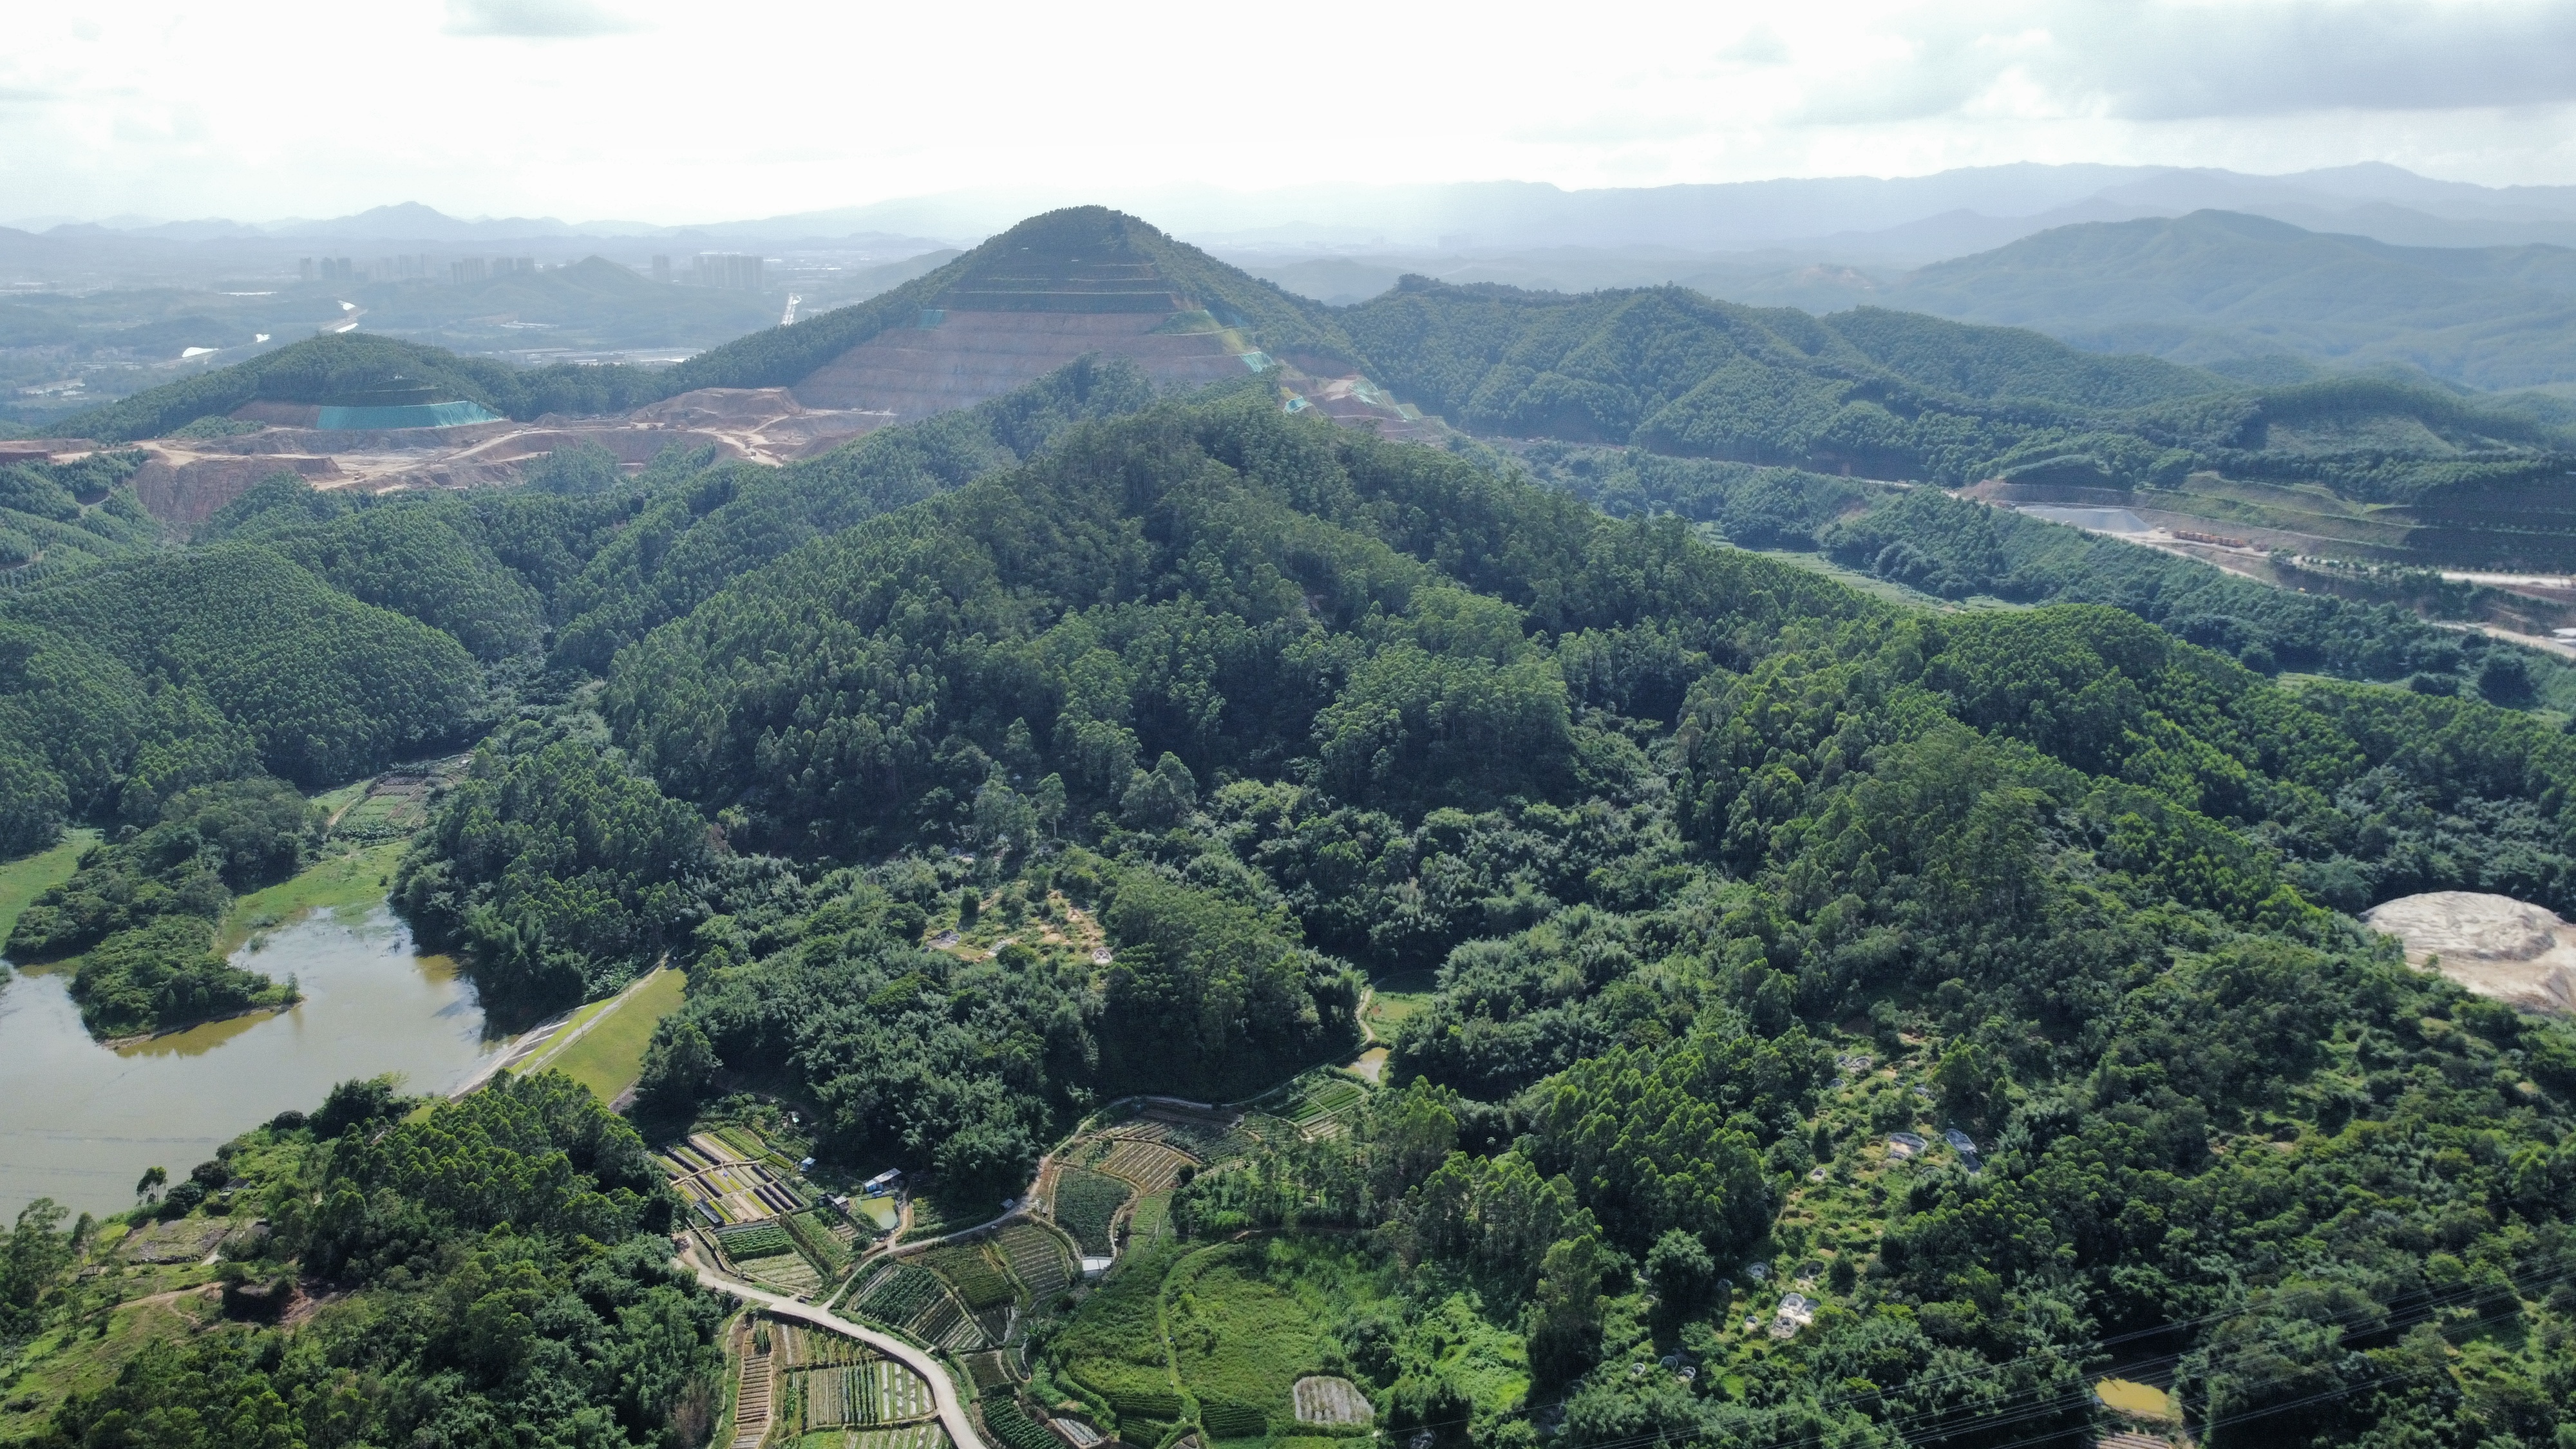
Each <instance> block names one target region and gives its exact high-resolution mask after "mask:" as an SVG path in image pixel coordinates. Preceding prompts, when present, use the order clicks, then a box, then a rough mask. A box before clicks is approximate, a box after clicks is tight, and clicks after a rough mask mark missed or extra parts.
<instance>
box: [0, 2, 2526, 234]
mask: <svg viewBox="0 0 2576 1449" xmlns="http://www.w3.org/2000/svg"><path fill="white" fill-rule="evenodd" d="M72 8H73V7H52V8H50V9H45V10H36V9H32V8H31V10H30V13H29V14H28V16H27V17H26V18H24V19H23V20H21V19H13V21H12V29H11V45H10V46H9V47H8V48H7V50H6V51H5V52H0V197H5V198H7V204H8V206H9V207H10V209H11V210H13V211H16V212H19V213H22V214H33V213H57V214H77V215H86V216H102V215H108V214H113V213H117V212H149V213H153V214H156V215H165V216H202V215H226V216H234V217H242V218H259V217H273V216H284V215H302V216H327V215H334V214H340V213H346V212H353V211H358V210H363V209H365V208H367V207H370V206H376V205H380V204H384V203H388V202H396V201H405V200H418V201H422V202H426V203H428V204H430V205H434V206H437V207H439V208H440V209H442V210H445V211H448V212H450V213H452V214H458V215H475V214H488V215H555V216H563V217H567V218H571V219H581V218H585V217H599V216H618V217H634V218H639V219H646V220H659V221H689V220H709V219H717V218H724V217H737V216H753V215H770V214H776V213H781V212H792V211H803V210H808V209H814V208H819V207H828V206H838V205H847V204H851V203H855V202H863V201H869V200H875V199H879V198H884V197H889V196H899V195H907V194H921V193H928V192H942V191H951V190H958V189H964V188H976V187H997V188H1028V189H1039V190H1045V191H1046V192H1048V193H1049V194H1050V195H1088V196H1097V197H1102V198H1106V199H1112V200H1114V199H1115V198H1116V197H1118V196H1119V195H1122V194H1124V195H1142V194H1145V193H1147V192H1149V191H1151V190H1153V189H1155V188H1160V187H1168V186H1174V185H1183V184H1191V183H1199V184H1209V185H1216V186H1222V187H1227V188H1234V189H1256V188H1267V187H1281V186H1294V185H1301V184H1309V183H1315V184H1321V183H1361V184H1368V183H1385V182H1411V181H1446V180H1482V179H1492V178H1497V177H1519V178H1524V179H1531V180H1547V181H1554V182H1557V183H1558V184H1561V185H1567V186H1586V185H1610V184H1615V185H1636V184H1655V183H1663V182H1675V181H1715V180H1737V179H1747V178H1754V177H1763V176H1778V175H1819V174H1854V173H1867V174H1876V175H1896V174H1911V173H1918V172H1923V171H1931V170H1938V169H1941V168H1943V167H1947V166H1959V165H1983V164H1993V163H2000V162H2008V161H2018V160H2035V161H2071V160H2100V161H2119V162H2162V163H2179V164H2192V165H2214V166H2231V167H2235V168H2237V169H2243V170H2255V171H2269V172H2277V171H2286V170H2295V169H2299V168H2302V167H2308V166H2323V165H2336V164H2342V163H2347V162H2353V161H2362V160H2386V161H2393V162H2396V163H2397V164H2400V165H2407V166H2412V167H2415V168H2417V169H2422V170H2428V171H2430V172H2433V173H2435V174H2441V175H2448V176H2454V177H2458V178H2460V179H2465V180H2476V181H2482V182H2488V183H2500V182H2515V181H2527V182H2576V124H2571V122H2576V64H2569V63H2568V60H2569V58H2570V56H2571V55H2576V4H2569V3H2566V0H2554V3H2553V0H2523V3H2516V0H2232V3H2226V4H2207V3H2186V0H1822V3H1816V4H1810V5H1806V6H1803V7H1783V6H1778V5H1774V4H1767V3H1766V4H1760V5H1755V4H1751V3H1743V0H1735V3H1727V0H1720V3H1715V4H1711V3H1705V0H1703V3H1702V4H1699V5H1693V6H1679V5H1674V4H1671V3H1669V0H1597V3H1595V4H1593V5H1588V6H1584V7H1579V8H1575V7H1566V6H1563V5H1561V4H1560V5H1540V4H1535V3H1527V0H1503V3H1500V4H1496V3H1492V0H1480V3H1476V4H1469V3H1467V0H1414V3H1408V4H1400V5H1395V6H1385V7H1377V8H1375V9H1372V10H1370V11H1368V12H1366V20H1365V22H1364V23H1361V22H1357V21H1351V20H1349V19H1347V18H1346V17H1345V18H1341V19H1335V20H1333V21H1331V22H1330V23H1308V22H1307V21H1304V20H1301V19H1299V18H1297V17H1296V16H1295V15H1293V14H1288V15H1283V14H1282V13H1280V12H1276V11H1265V10H1257V9H1249V8H1244V7H1213V6H1205V5H1193V4H1186V3H1183V0H1128V3H1126V4H1125V5H1123V6H1120V7H1117V8H1114V9H1111V10H1102V9H1100V8H1098V7H1078V6H1067V5H1064V4H1062V3H1060V0H1046V3H1034V0H991V3H988V4H987V5H985V6H983V7H978V8H976V9H973V10H971V11H961V10H958V9H956V8H955V7H928V6H892V7H869V8H860V7H854V6H851V5H849V4H847V3H846V0H774V3H771V4H768V5H764V6H760V7H757V8H751V7H741V8H737V9H735V10H722V9H719V10H714V11H710V10H709V9H708V8H707V7H706V6H705V5H704V4H703V3H702V0H450V3H449V4H448V5H446V6H444V7H420V6H354V7H353V6H348V5H346V4H345V3H343V0H247V3H245V4H243V5H241V6H236V7H230V8H222V9H209V8H208V7H205V6H202V5H199V4H196V3H194V0H89V3H86V4H84V5H82V6H80V7H77V8H78V10H79V12H80V18H79V19H78V20H74V19H72V18H71V17H69V16H68V15H65V14H64V13H63V12H64V11H67V10H70V9H72ZM1337 14H1338V12H1337ZM494 37H516V38H523V39H533V40H568V39H576V38H582V37H598V38H600V39H598V40H597V41H596V43H595V44H592V45H585V46H582V47H580V48H577V49H567V48H566V47H565V46H563V45H556V44H496V43H494ZM210 77H226V78H239V83H231V82H227V83H223V84H209V78H210ZM281 77H292V78H294V83H293V84H286V83H280V82H278V81H277V79H276V78H281ZM261 78H268V79H261ZM317 98H318V99H320V100H327V101H328V102H329V104H327V105H323V106H322V107H321V109H319V110H317V109H316V106H317ZM322 116H328V117H329V118H330V119H328V120H327V121H323V120H317V117H322Z"/></svg>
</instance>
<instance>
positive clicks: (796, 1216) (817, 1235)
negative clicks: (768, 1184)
mask: <svg viewBox="0 0 2576 1449" xmlns="http://www.w3.org/2000/svg"><path fill="white" fill-rule="evenodd" d="M778 1225H779V1226H780V1227H783V1228H785V1229H786V1230H787V1235H788V1236H789V1237H792V1238H794V1239H795V1240H796V1247H797V1250H798V1251H799V1252H802V1253H803V1254H804V1255H805V1261H807V1262H809V1263H812V1264H813V1265H814V1267H815V1269H816V1271H818V1272H821V1273H825V1274H828V1275H830V1276H832V1277H839V1276H840V1274H841V1271H842V1270H843V1269H845V1268H847V1267H848V1266H849V1264H850V1250H849V1248H848V1246H847V1245H845V1244H844V1243H842V1241H841V1239H840V1238H839V1236H838V1235H836V1234H835V1233H834V1232H833V1231H832V1230H831V1229H830V1228H828V1227H825V1226H824V1225H823V1223H822V1222H821V1221H820V1220H818V1219H817V1217H816V1216H815V1214H813V1213H810V1212H802V1213H790V1214H789V1215H787V1216H786V1217H783V1218H780V1219H779V1220H778Z"/></svg>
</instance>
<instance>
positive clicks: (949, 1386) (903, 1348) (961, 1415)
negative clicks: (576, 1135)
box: [684, 1253, 988, 1449]
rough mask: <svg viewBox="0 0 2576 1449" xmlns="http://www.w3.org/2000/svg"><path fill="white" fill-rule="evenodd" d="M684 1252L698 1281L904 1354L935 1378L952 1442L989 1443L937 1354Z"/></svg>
mask: <svg viewBox="0 0 2576 1449" xmlns="http://www.w3.org/2000/svg"><path fill="white" fill-rule="evenodd" d="M684 1256H685V1260H686V1261H687V1263H688V1265H689V1266H690V1267H691V1268H694V1269H696V1270H697V1274H698V1281H699V1282H700V1283H702V1284H705V1285H706V1286H707V1287H709V1288H712V1289H714V1290H715V1291H717V1292H719V1293H730V1294H732V1295H733V1296H734V1297H736V1298H740V1299H743V1300H744V1301H746V1302H750V1303H757V1304H759V1305H760V1306H761V1307H763V1308H766V1309H768V1310H769V1311H770V1312H772V1313H775V1314H777V1315H778V1316H779V1317H781V1318H796V1319H802V1320H804V1321H805V1322H807V1323H811V1324H813V1325H815V1326H816V1327H818V1328H828V1329H830V1330H832V1331H833V1332H834V1333H846V1334H848V1335H849V1336H850V1337H852V1338H855V1339H857V1340H858V1341H859V1342H861V1343H864V1344H866V1345H867V1346H868V1347H870V1348H873V1349H875V1350H876V1351H877V1352H879V1353H882V1354H884V1355H886V1356H887V1357H888V1358H893V1359H899V1360H901V1361H902V1362H903V1363H905V1364H907V1365H909V1366H910V1367H911V1369H912V1371H913V1372H914V1373H917V1374H919V1375H921V1376H922V1377H923V1378H925V1379H928V1380H929V1381H930V1397H931V1401H932V1402H933V1403H934V1404H935V1405H937V1407H938V1409H939V1422H940V1425H941V1426H942V1427H943V1428H945V1429H947V1431H948V1438H949V1442H951V1443H952V1444H954V1445H956V1446H957V1449H988V1446H987V1445H986V1444H985V1443H984V1440H983V1438H982V1436H980V1435H978V1434H977V1433H976V1432H975V1424H974V1421H973V1420H971V1419H969V1418H967V1417H966V1404H965V1401H964V1400H962V1399H960V1398H958V1397H957V1385H956V1383H955V1382H954V1381H952V1380H951V1379H950V1378H949V1377H948V1369H947V1367H946V1366H945V1365H943V1364H942V1363H940V1361H939V1360H938V1359H937V1358H935V1357H933V1356H932V1355H930V1354H927V1353H924V1352H923V1351H921V1350H920V1349H917V1348H915V1347H913V1346H912V1345H911V1344H908V1343H906V1342H904V1341H903V1340H902V1339H900V1338H896V1337H894V1336H893V1335H891V1334H885V1333H879V1332H878V1331H876V1330H875V1329H873V1328H862V1327H860V1326H859V1325H858V1324H855V1323H852V1322H851V1321H850V1320H848V1319H846V1318H843V1317H842V1316H840V1315H839V1314H837V1313H834V1312H832V1311H831V1310H829V1309H827V1308H820V1307H817V1306H815V1305H814V1304H811V1303H800V1302H798V1301H797V1300H795V1299H793V1298H789V1297H785V1296H783V1295H781V1294H777V1293H772V1292H769V1291H768V1290H766V1289H762V1288H754V1287H753V1286H751V1285H750V1284H748V1283H745V1282H743V1281H741V1280H740V1279H738V1278H729V1277H727V1276H725V1275H724V1274H722V1273H719V1272H717V1271H715V1270H714V1269H713V1268H710V1267H708V1266H707V1265H706V1264H704V1263H701V1262H699V1261H698V1259H697V1255H696V1254H694V1253H690V1254H687V1255H684Z"/></svg>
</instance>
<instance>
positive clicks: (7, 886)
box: [0, 830, 98, 941]
mask: <svg viewBox="0 0 2576 1449" xmlns="http://www.w3.org/2000/svg"><path fill="white" fill-rule="evenodd" d="M97 843H98V832H97V831H95V830H67V831H65V832H63V839H62V843H61V844H59V845H56V846H54V847H53V848H52V849H50V850H40V851H37V852H36V853H35V854H33V855H22V856H20V857H18V858H17V859H16V860H13V861H9V862H7V863H5V864H0V941H6V940H8V939H9V932H10V931H11V930H12V929H14V928H15V927H16V926H17V924H18V913H19V912H20V911H23V910H25V909H27V904H28V902H30V901H33V900H34V899H35V898H36V897H38V896H40V895H42V894H44V893H45V891H47V890H48V889H50V888H52V887H54V886H58V885H61V884H62V883H63V882H64V881H67V880H70V879H71V878H72V872H73V871H74V870H75V869H77V868H78V867H79V865H80V855H81V852H82V851H84V850H87V849H89V848H90V847H91V846H92V845H95V844H97Z"/></svg>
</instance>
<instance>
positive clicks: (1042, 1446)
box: [979, 1395, 1064, 1449]
mask: <svg viewBox="0 0 2576 1449" xmlns="http://www.w3.org/2000/svg"><path fill="white" fill-rule="evenodd" d="M979 1407H980V1408H981V1410H982V1412H983V1415H984V1427H985V1428H987V1429H990V1430H992V1431H993V1437H994V1438H995V1439H998V1440H1000V1441H1001V1443H1002V1449H1064V1445H1063V1441H1062V1440H1059V1439H1057V1438H1056V1437H1055V1436H1054V1435H1053V1434H1050V1433H1048V1432H1047V1431H1046V1430H1045V1429H1042V1428H1040V1427H1038V1424H1037V1421H1036V1420H1034V1419H1031V1418H1030V1417H1029V1416H1028V1415H1027V1414H1026V1413H1024V1412H1022V1411H1021V1409H1020V1406H1019V1404H1018V1403H1017V1402H1015V1401H1013V1400H1011V1399H1008V1398H1004V1397H1002V1396H1000V1395H995V1396H993V1397H991V1398H988V1399H986V1400H984V1402H983V1403H982V1404H981V1405H980V1406H979Z"/></svg>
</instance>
